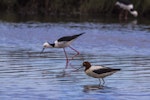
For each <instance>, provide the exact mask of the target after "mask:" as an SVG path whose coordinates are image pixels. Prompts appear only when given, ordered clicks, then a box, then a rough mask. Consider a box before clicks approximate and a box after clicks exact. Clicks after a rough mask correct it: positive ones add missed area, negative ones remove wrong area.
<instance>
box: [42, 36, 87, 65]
mask: <svg viewBox="0 0 150 100" xmlns="http://www.w3.org/2000/svg"><path fill="white" fill-rule="evenodd" d="M82 34H84V33H80V34H76V35H72V36H64V37H61V38H59V39H58V40H56V41H55V42H54V43H52V44H51V43H49V42H45V43H44V44H43V49H42V51H41V53H42V52H43V51H44V49H45V48H63V50H64V53H65V56H66V68H67V66H68V63H69V59H68V56H67V53H66V50H65V48H66V47H69V48H71V49H72V50H74V51H75V52H76V53H77V54H76V55H74V56H73V57H72V59H73V58H74V57H76V56H77V55H79V54H80V53H79V52H78V51H77V50H76V49H74V48H73V47H71V46H70V44H71V43H72V42H73V41H74V40H75V39H76V38H77V37H79V36H81V35H82Z"/></svg>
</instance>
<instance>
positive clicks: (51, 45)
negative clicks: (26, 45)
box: [41, 42, 54, 53]
mask: <svg viewBox="0 0 150 100" xmlns="http://www.w3.org/2000/svg"><path fill="white" fill-rule="evenodd" d="M52 47H54V44H50V43H49V42H45V43H44V44H43V49H42V51H41V53H43V52H44V50H45V48H52Z"/></svg>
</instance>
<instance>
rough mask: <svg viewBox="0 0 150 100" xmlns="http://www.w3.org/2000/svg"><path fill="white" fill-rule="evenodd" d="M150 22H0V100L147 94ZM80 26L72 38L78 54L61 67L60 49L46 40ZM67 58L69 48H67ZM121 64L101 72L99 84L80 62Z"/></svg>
mask: <svg viewBox="0 0 150 100" xmlns="http://www.w3.org/2000/svg"><path fill="white" fill-rule="evenodd" d="M149 27H150V25H145V24H138V23H137V24H135V23H132V22H128V23H117V22H116V23H112V22H111V23H103V22H56V23H55V22H53V23H52V22H47V23H40V22H24V23H23V22H20V23H15V22H4V21H1V22H0V36H1V39H0V84H1V86H0V99H1V100H77V99H79V100H135V99H136V100H149V99H150V87H149V83H150V56H149V55H150V29H149ZM82 32H85V33H86V34H84V35H82V36H81V37H79V38H78V39H77V40H75V41H74V42H73V43H72V47H74V48H76V49H77V50H78V51H79V52H80V55H79V56H78V57H75V59H74V60H71V61H70V63H69V66H68V69H64V68H65V65H66V62H65V55H64V53H63V50H62V49H54V48H53V49H46V50H45V53H43V54H40V52H41V50H42V44H43V43H44V42H46V41H49V42H53V41H55V40H56V39H58V38H60V37H62V36H67V35H73V34H78V33H82ZM66 51H67V54H68V56H69V58H71V57H72V56H73V55H74V53H75V52H74V51H72V50H71V49H69V48H66ZM83 61H89V62H91V63H92V65H104V66H107V67H112V68H121V69H122V70H121V71H120V72H117V73H115V74H113V75H112V76H109V77H107V78H105V85H104V87H99V81H98V79H94V78H91V77H89V76H87V75H86V74H85V73H84V69H81V70H79V71H74V69H73V68H72V67H75V68H79V67H81V65H82V62H83Z"/></svg>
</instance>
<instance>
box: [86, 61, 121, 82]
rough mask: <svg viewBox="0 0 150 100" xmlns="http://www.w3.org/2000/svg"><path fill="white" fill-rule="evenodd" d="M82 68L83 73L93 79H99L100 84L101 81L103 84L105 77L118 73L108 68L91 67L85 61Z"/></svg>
mask: <svg viewBox="0 0 150 100" xmlns="http://www.w3.org/2000/svg"><path fill="white" fill-rule="evenodd" d="M83 66H84V67H85V70H84V71H85V73H86V74H87V75H88V76H91V77H94V78H99V81H100V84H101V80H100V79H102V81H103V84H104V83H105V81H104V79H103V78H105V77H106V76H110V75H112V74H113V73H115V72H117V71H119V70H120V69H113V68H109V67H104V66H92V65H91V63H90V62H88V61H86V62H83Z"/></svg>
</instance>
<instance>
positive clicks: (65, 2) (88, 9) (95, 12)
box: [0, 0, 150, 18]
mask: <svg viewBox="0 0 150 100" xmlns="http://www.w3.org/2000/svg"><path fill="white" fill-rule="evenodd" d="M115 2H116V0H0V18H7V17H9V16H10V17H14V18H15V17H16V16H17V17H26V16H32V17H36V16H41V17H47V16H51V17H55V16H57V17H60V16H61V17H64V18H65V17H68V18H70V17H72V16H74V17H77V18H84V17H95V16H96V17H98V16H100V17H104V18H110V17H115V18H116V17H118V13H119V10H118V8H117V7H116V6H115ZM131 2H132V3H133V4H134V7H135V9H136V10H137V11H138V12H139V18H149V17H150V0H131ZM5 14H6V15H5ZM11 15H12V16H11ZM130 16H131V15H130Z"/></svg>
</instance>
